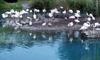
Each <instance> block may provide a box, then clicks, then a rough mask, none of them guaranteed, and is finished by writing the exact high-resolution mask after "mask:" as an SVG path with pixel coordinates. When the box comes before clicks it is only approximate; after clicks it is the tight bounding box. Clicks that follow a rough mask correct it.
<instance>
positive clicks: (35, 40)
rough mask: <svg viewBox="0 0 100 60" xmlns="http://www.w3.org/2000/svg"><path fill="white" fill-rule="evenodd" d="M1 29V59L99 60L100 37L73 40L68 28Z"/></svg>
mask: <svg viewBox="0 0 100 60" xmlns="http://www.w3.org/2000/svg"><path fill="white" fill-rule="evenodd" d="M1 29H2V31H1V30H0V60H100V41H99V39H87V40H86V41H85V42H84V43H82V42H81V39H78V38H77V39H74V40H73V41H72V42H71V41H70V39H69V37H68V33H67V32H26V31H13V30H11V31H10V29H9V31H6V29H4V28H1Z"/></svg>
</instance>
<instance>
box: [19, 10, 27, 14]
mask: <svg viewBox="0 0 100 60" xmlns="http://www.w3.org/2000/svg"><path fill="white" fill-rule="evenodd" d="M26 13H28V12H27V11H25V10H22V11H20V14H26Z"/></svg>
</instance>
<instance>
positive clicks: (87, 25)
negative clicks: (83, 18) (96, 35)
mask: <svg viewBox="0 0 100 60" xmlns="http://www.w3.org/2000/svg"><path fill="white" fill-rule="evenodd" d="M90 26H91V24H90V22H85V23H84V24H83V26H82V27H81V28H80V30H86V29H88V28H89V27H90Z"/></svg>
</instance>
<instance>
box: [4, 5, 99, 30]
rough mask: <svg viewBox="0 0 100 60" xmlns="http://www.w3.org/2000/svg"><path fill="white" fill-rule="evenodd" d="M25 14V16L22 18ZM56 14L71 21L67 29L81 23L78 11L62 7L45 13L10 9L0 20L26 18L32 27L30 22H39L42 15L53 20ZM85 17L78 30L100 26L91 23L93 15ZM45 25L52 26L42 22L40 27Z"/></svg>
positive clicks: (97, 23) (88, 14)
mask: <svg viewBox="0 0 100 60" xmlns="http://www.w3.org/2000/svg"><path fill="white" fill-rule="evenodd" d="M41 13H42V14H41ZM25 14H26V15H27V16H24V15H25ZM57 14H59V15H62V16H63V19H64V20H66V21H67V20H73V21H71V22H68V24H67V26H68V27H72V26H74V25H75V23H77V24H78V23H81V20H80V18H81V17H82V16H81V12H80V10H76V11H73V10H72V9H69V10H66V9H64V8H63V7H62V6H61V7H60V8H59V9H58V8H54V9H51V10H50V11H47V10H46V9H43V10H42V11H41V10H39V9H35V8H34V9H33V10H30V9H26V10H21V11H15V10H14V9H11V10H10V11H6V12H5V13H3V14H2V18H3V19H7V18H13V19H20V20H21V18H26V19H29V25H33V21H32V20H35V21H38V20H40V19H39V16H42V15H43V17H45V18H49V19H55V18H56V17H55V15H57ZM30 15H31V16H30ZM85 15H86V21H85V22H84V23H82V24H81V25H82V26H81V28H80V29H79V30H86V29H88V28H89V27H91V26H92V27H93V28H96V27H98V26H100V23H99V22H95V23H91V21H95V20H96V19H95V17H94V16H93V14H91V13H86V14H85ZM74 22H75V23H74ZM15 23H16V25H18V26H22V24H21V23H20V22H15ZM46 25H51V26H52V23H51V22H49V23H47V22H43V23H42V26H46ZM98 30H100V29H99V28H98Z"/></svg>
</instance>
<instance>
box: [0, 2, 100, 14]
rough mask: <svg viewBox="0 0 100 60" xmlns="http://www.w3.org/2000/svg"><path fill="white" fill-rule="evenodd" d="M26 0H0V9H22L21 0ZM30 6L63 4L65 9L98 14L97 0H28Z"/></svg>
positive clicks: (48, 6) (48, 7)
mask: <svg viewBox="0 0 100 60" xmlns="http://www.w3.org/2000/svg"><path fill="white" fill-rule="evenodd" d="M24 1H26V0H18V2H16V3H7V2H5V1H4V0H0V9H11V8H13V9H22V2H24ZM27 2H29V3H30V7H31V8H34V7H35V8H39V9H43V8H46V9H48V10H49V9H51V8H54V7H59V6H63V7H64V8H66V9H74V10H75V9H80V10H81V11H88V12H92V13H95V14H96V15H98V14H100V11H99V7H100V4H99V0H28V1H27Z"/></svg>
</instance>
